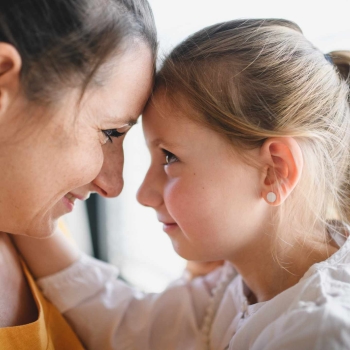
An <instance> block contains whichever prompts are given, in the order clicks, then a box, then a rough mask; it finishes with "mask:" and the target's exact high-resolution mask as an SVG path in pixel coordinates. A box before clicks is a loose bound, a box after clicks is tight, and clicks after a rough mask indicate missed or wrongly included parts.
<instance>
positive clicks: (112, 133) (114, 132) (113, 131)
mask: <svg viewBox="0 0 350 350" xmlns="http://www.w3.org/2000/svg"><path fill="white" fill-rule="evenodd" d="M102 132H103V133H104V134H105V135H106V136H107V138H108V141H109V142H113V139H112V137H121V136H123V135H125V132H119V131H118V130H117V129H108V130H102Z"/></svg>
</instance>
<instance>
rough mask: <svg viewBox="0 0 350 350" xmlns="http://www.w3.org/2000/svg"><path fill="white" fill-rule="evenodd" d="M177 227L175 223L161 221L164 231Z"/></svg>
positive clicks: (167, 231)
mask: <svg viewBox="0 0 350 350" xmlns="http://www.w3.org/2000/svg"><path fill="white" fill-rule="evenodd" d="M177 227H178V226H177V224H176V223H163V231H165V232H166V233H169V232H171V231H173V230H174V229H176V228H177Z"/></svg>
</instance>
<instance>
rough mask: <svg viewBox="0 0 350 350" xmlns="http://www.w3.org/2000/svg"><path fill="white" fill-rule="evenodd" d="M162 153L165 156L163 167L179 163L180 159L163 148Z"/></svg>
mask: <svg viewBox="0 0 350 350" xmlns="http://www.w3.org/2000/svg"><path fill="white" fill-rule="evenodd" d="M162 152H163V153H164V155H165V163H163V165H169V164H171V163H175V162H177V161H178V158H177V157H176V156H175V155H174V154H173V153H171V152H169V151H167V150H166V149H164V148H162Z"/></svg>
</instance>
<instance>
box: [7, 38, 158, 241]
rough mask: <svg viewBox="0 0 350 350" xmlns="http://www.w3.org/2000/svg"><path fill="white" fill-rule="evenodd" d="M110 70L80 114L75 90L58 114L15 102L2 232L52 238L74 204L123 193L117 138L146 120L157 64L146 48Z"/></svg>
mask: <svg viewBox="0 0 350 350" xmlns="http://www.w3.org/2000/svg"><path fill="white" fill-rule="evenodd" d="M111 63H115V64H114V65H111V67H112V66H113V67H114V68H111V71H110V72H109V75H108V79H107V81H106V82H105V84H104V85H103V86H99V87H91V88H90V89H89V90H88V91H87V92H86V93H85V95H84V97H83V99H82V101H81V104H80V105H79V106H78V105H77V102H78V98H79V91H78V90H71V91H70V92H68V93H66V94H65V96H64V97H63V98H62V101H60V102H59V106H58V107H57V108H55V109H53V108H50V109H49V110H48V109H44V108H43V109H40V108H39V107H35V108H33V109H31V108H27V105H28V104H27V103H26V101H25V100H24V98H22V99H20V98H17V99H16V100H15V101H14V102H13V103H12V104H11V105H10V106H9V107H8V109H7V110H6V111H2V113H1V114H0V125H1V127H0V164H1V165H0V167H1V171H0V182H1V185H2V186H1V191H0V231H5V232H10V233H15V234H26V235H31V236H38V237H39V236H40V237H43V236H47V235H49V234H51V233H52V230H53V228H54V226H55V222H56V220H57V219H58V218H59V217H60V216H62V215H63V214H65V213H67V212H69V211H71V210H72V208H73V202H74V199H75V198H79V199H84V198H85V197H87V196H88V193H89V192H91V191H95V192H99V193H101V194H103V195H105V196H115V195H117V194H119V192H120V191H121V188H122V185H123V180H122V168H123V150H122V142H123V138H124V137H123V136H121V135H120V134H119V133H125V132H127V131H128V129H129V128H130V125H132V124H133V123H135V122H136V120H137V118H138V116H139V115H140V113H141V112H142V109H143V107H144V104H145V103H146V101H147V99H148V96H149V93H150V90H151V86H152V80H153V77H152V75H153V60H152V57H151V52H150V50H149V49H148V48H147V47H146V45H143V44H142V45H140V46H139V48H138V49H134V50H129V51H127V52H125V53H124V54H123V55H122V56H121V57H118V58H116V59H115V62H111ZM113 129H114V130H113ZM115 129H116V130H115ZM106 130H111V131H106ZM116 136H119V137H116ZM111 141H113V143H112V142H111ZM76 188H78V190H76Z"/></svg>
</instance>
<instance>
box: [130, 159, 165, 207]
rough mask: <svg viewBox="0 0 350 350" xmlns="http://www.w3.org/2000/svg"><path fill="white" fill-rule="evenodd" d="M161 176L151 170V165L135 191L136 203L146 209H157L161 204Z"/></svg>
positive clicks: (157, 171)
mask: <svg viewBox="0 0 350 350" xmlns="http://www.w3.org/2000/svg"><path fill="white" fill-rule="evenodd" d="M162 175H163V174H162V173H161V172H160V171H159V170H157V169H153V168H152V165H151V166H150V168H149V169H148V172H147V174H146V176H145V178H144V180H143V182H142V184H141V186H140V188H139V190H138V191H137V195H136V198H137V200H138V202H139V203H140V204H142V205H144V206H146V207H152V208H155V209H156V208H158V207H159V206H160V205H162V204H163V194H162V182H163V176H162Z"/></svg>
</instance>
